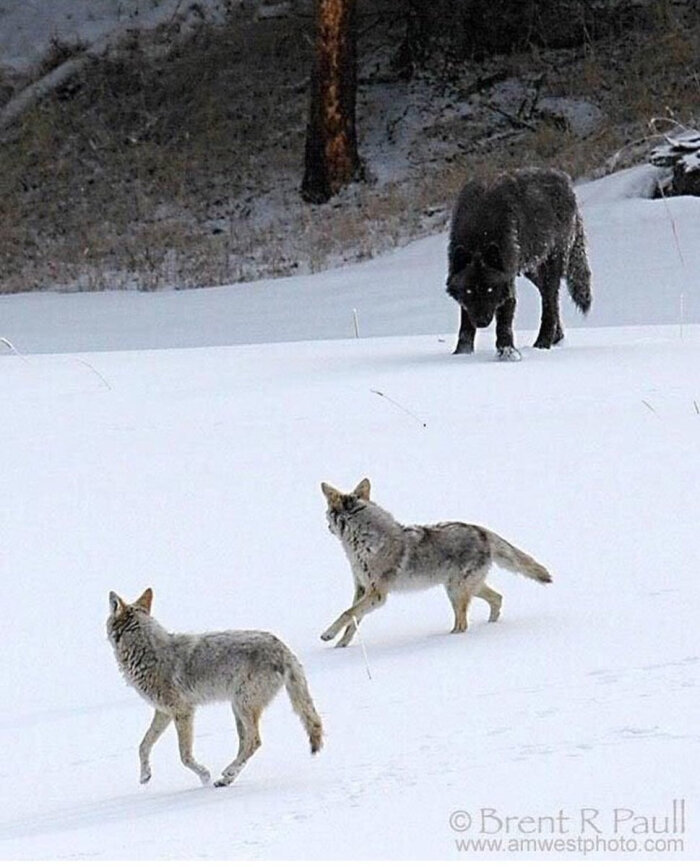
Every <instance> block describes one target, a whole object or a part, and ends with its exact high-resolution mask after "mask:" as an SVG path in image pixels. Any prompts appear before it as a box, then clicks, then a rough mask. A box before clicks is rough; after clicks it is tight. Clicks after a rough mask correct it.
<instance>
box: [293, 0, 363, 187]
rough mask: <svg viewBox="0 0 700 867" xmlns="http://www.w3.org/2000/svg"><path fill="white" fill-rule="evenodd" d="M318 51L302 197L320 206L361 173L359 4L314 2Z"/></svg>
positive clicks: (337, 0)
mask: <svg viewBox="0 0 700 867" xmlns="http://www.w3.org/2000/svg"><path fill="white" fill-rule="evenodd" d="M315 50H316V55H315V59H314V68H313V70H312V73H311V105H310V108H309V123H308V126H307V129H306V152H305V156H304V179H303V181H302V184H301V194H302V196H303V198H304V199H305V200H306V201H307V202H315V203H321V202H327V201H328V200H329V199H330V198H331V196H333V195H335V194H336V193H337V192H338V190H340V189H341V187H343V186H345V185H346V184H348V183H350V181H352V180H353V179H354V178H356V177H357V176H358V174H359V172H360V158H359V155H358V153H357V135H356V132H355V93H356V89H357V29H356V2H355V0H316V49H315Z"/></svg>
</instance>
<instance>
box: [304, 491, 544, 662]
mask: <svg viewBox="0 0 700 867" xmlns="http://www.w3.org/2000/svg"><path fill="white" fill-rule="evenodd" d="M321 489H322V491H323V493H324V495H325V497H326V500H327V502H328V511H327V512H326V517H327V519H328V529H329V530H330V531H331V533H333V535H334V536H337V537H338V538H339V539H340V541H341V542H342V544H343V548H344V549H345V554H346V555H347V558H348V560H349V561H350V568H351V569H352V577H353V579H354V581H355V597H354V599H353V604H352V605H351V607H350V608H348V609H347V611H344V612H343V613H342V614H341V615H340V617H338V618H337V620H335V621H334V622H333V623H332V624H331V625H330V626H329V627H328V629H326V631H325V632H324V633H323V635H322V636H321V638H322V639H323V641H330V640H331V639H332V638H335V636H336V635H337V634H338V633H339V632H340V630H341V629H343V628H344V629H345V632H344V633H343V635H342V636H341V638H340V641H339V642H338V644H337V647H346V646H347V645H348V644H349V643H350V642H351V641H352V639H353V636H354V635H355V632H356V631H357V626H358V624H359V622H360V621H361V620H362V618H363V617H364V616H365V615H366V614H369V612H370V611H373V610H374V609H376V608H379V607H380V606H381V605H383V604H384V603H385V602H386V597H387V595H388V594H389V593H390V592H392V591H394V590H396V591H401V590H403V591H410V590H422V589H424V588H426V587H433V586H435V585H436V584H443V585H444V587H445V590H446V591H447V596H448V598H449V600H450V602H451V603H452V608H453V609H454V615H455V619H454V627H453V629H452V632H465V631H466V629H467V609H468V607H469V603H470V602H471V599H472V597H473V596H478V597H479V598H480V599H483V600H485V601H486V602H487V603H488V605H489V608H490V609H491V612H490V616H489V620H490V621H491V622H494V621H496V620H498V616H499V614H500V613H501V602H502V597H501V595H500V593H497V592H496V591H495V590H493V589H492V588H491V587H488V586H487V584H486V576H487V574H488V571H489V568H490V566H491V563H492V562H495V563H497V564H498V565H499V566H501V567H502V568H504V569H508V570H509V571H511V572H519V573H520V574H522V575H525V576H526V577H527V578H532V579H533V580H535V581H539V582H540V584H549V583H550V582H551V580H552V578H551V576H550V574H549V572H548V571H547V570H546V569H545V567H544V566H541V565H540V564H539V563H538V562H537V561H536V560H533V559H532V557H530V556H529V554H525V553H524V552H523V551H520V550H519V549H518V548H516V547H515V546H514V545H511V544H510V542H506V540H505V539H502V538H501V537H500V536H497V535H496V533H493V532H491V530H486V529H485V528H484V527H478V526H476V525H475V524H463V523H460V522H459V521H449V522H446V523H442V524H433V525H429V526H423V525H416V526H404V525H403V524H399V522H398V521H397V520H396V519H395V518H394V517H393V516H392V515H390V514H389V512H387V511H386V510H385V509H382V507H381V506H378V505H377V504H376V503H373V502H372V501H371V500H370V498H369V495H370V483H369V479H363V480H362V481H361V482H360V483H359V485H358V486H357V487H356V488H355V490H354V491H352V493H350V494H343V493H341V492H340V491H338V490H336V489H335V488H334V487H332V486H331V485H328V484H326V483H325V482H323V483H322V485H321Z"/></svg>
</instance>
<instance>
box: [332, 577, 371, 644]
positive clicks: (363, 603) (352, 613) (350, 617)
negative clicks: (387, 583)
mask: <svg viewBox="0 0 700 867" xmlns="http://www.w3.org/2000/svg"><path fill="white" fill-rule="evenodd" d="M385 602H386V591H385V590H379V588H378V587H370V588H369V589H368V590H367V591H366V592H365V595H364V596H363V597H362V599H360V601H359V602H357V603H356V604H355V605H353V606H352V607H351V608H348V610H347V611H343V613H342V614H341V615H340V617H338V619H337V620H335V621H334V622H333V623H331V625H330V626H329V627H328V629H326V631H325V632H324V633H323V634H322V635H321V639H322V640H323V641H330V640H331V639H332V638H335V636H336V635H337V634H338V633H339V632H340V630H341V629H342V628H343V627H344V626H349V625H350V624H352V625H353V626H354V623H353V621H354V620H357V621H358V622H359V621H360V620H361V619H362V618H363V617H364V616H365V614H369V612H370V611H373V610H374V609H375V608H379V607H380V606H382V605H383V604H384V603H385ZM353 635H354V633H353Z"/></svg>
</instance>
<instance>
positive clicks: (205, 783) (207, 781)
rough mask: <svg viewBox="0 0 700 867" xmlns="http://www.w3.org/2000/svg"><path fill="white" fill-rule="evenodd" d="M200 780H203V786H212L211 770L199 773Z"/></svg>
mask: <svg viewBox="0 0 700 867" xmlns="http://www.w3.org/2000/svg"><path fill="white" fill-rule="evenodd" d="M199 781H200V782H201V784H202V785H203V786H210V785H211V774H210V773H209V771H204V772H203V773H201V774H200V775H199Z"/></svg>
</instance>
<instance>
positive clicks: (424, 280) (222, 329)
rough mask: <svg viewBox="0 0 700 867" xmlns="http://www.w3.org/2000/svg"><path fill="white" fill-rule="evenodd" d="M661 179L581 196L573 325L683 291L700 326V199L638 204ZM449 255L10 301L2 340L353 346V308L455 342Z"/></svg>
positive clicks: (649, 312)
mask: <svg viewBox="0 0 700 867" xmlns="http://www.w3.org/2000/svg"><path fill="white" fill-rule="evenodd" d="M659 171H660V170H659V169H655V168H652V167H651V166H641V167H638V168H635V169H631V170H628V171H624V172H619V173H618V174H616V175H613V176H612V177H610V178H605V179H603V180H601V181H594V182H593V183H590V184H583V185H582V186H581V187H580V188H579V190H578V193H579V198H580V201H581V206H582V209H583V213H584V215H585V219H586V231H587V233H588V238H589V247H590V259H591V267H592V269H593V278H594V282H593V308H592V310H591V312H590V314H589V315H588V317H587V318H586V319H583V317H581V316H580V315H579V314H578V312H577V311H576V310H575V309H574V307H573V304H572V303H571V301H570V300H569V298H568V296H567V295H566V291H565V290H564V292H563V298H562V310H563V312H564V321H565V323H567V324H568V325H569V327H583V326H585V327H599V326H601V325H643V324H648V323H663V324H667V323H677V322H678V321H679V317H680V306H681V305H680V295H681V294H683V295H684V299H683V301H684V304H683V306H684V318H685V320H686V321H687V322H700V293H698V291H697V288H695V284H696V282H697V281H696V278H695V275H697V273H698V271H700V244H698V243H697V238H698V235H699V232H700V199H697V198H695V199H693V198H679V199H671V200H669V201H663V200H651V199H640V198H638V197H635V196H638V195H639V194H646V193H647V191H648V189H649V185H650V182H651V180H652V179H653V177H654V176H655V175H657V174H658V172H659ZM674 228H675V234H674ZM446 248H447V237H446V235H436V236H434V237H431V238H425V239H423V240H420V241H416V242H414V243H412V244H409V245H408V246H407V247H405V248H403V249H401V250H397V251H396V252H394V253H391V254H389V255H386V256H381V257H379V258H377V259H374V260H372V261H369V262H364V263H361V264H358V265H351V266H347V267H344V268H338V269H337V270H334V271H325V272H322V273H319V274H314V275H311V276H300V277H289V278H284V279H279V280H261V281H257V282H255V283H248V284H237V285H235V286H229V287H222V288H210V289H194V290H187V291H180V292H158V293H155V294H150V293H148V294H144V293H138V292H106V293H85V294H74V295H61V294H56V293H51V292H46V293H37V292H33V293H29V294H26V295H17V296H0V337H6V338H7V339H9V340H11V341H12V342H13V343H14V345H15V346H16V347H17V349H18V350H20V351H21V352H75V351H81V352H84V351H94V350H102V349H149V348H166V347H185V346H221V345H230V344H234V343H266V342H269V341H287V340H311V339H318V338H331V337H352V336H353V333H354V326H353V309H355V310H357V316H358V320H359V327H360V334H361V335H362V336H363V337H373V336H375V337H376V336H387V335H400V334H435V333H441V332H446V333H449V335H450V337H449V340H450V342H451V341H452V340H453V338H454V332H455V331H456V327H457V320H458V314H457V308H456V306H455V304H454V302H453V301H452V300H451V299H450V298H448V296H447V295H446V293H445V291H444V285H445V270H446ZM636 287H643V291H639V290H638V289H637V288H636ZM518 291H519V297H518V311H517V314H516V328H521V329H523V328H525V329H535V328H536V327H537V326H538V325H539V316H540V312H539V311H540V302H539V294H538V292H537V290H536V289H535V288H534V287H533V286H532V284H530V283H529V282H528V281H527V280H525V279H524V278H523V279H521V280H519V290H518ZM491 342H492V341H491ZM482 343H488V340H486V338H484V337H482Z"/></svg>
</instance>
